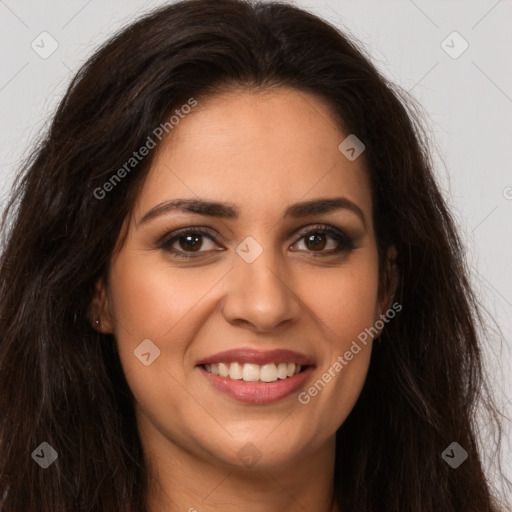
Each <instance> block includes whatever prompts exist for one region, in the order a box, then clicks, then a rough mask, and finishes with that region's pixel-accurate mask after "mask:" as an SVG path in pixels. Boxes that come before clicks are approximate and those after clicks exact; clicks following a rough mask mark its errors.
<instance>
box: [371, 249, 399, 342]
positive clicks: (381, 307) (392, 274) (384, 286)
mask: <svg viewBox="0 0 512 512" xmlns="http://www.w3.org/2000/svg"><path fill="white" fill-rule="evenodd" d="M396 256H397V251H396V248H395V246H394V245H392V246H391V247H389V249H388V251H387V255H386V260H385V263H384V265H383V269H382V273H383V275H382V276H381V278H380V279H379V293H378V301H377V311H376V322H377V320H379V319H380V320H384V319H385V318H386V313H387V312H388V311H389V310H390V309H391V306H392V305H393V300H394V298H395V294H396V291H397V286H398V268H397V264H396ZM382 330H383V329H379V334H378V336H376V338H377V337H379V336H380V335H381V333H382Z"/></svg>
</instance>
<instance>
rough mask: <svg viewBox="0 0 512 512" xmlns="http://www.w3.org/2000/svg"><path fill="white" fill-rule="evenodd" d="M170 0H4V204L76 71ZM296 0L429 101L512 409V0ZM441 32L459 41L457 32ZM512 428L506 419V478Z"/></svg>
mask: <svg viewBox="0 0 512 512" xmlns="http://www.w3.org/2000/svg"><path fill="white" fill-rule="evenodd" d="M164 3H166V2H162V1H161V0H160V1H158V0H155V1H149V0H148V1H142V0H139V1H123V2H119V1H117V2H116V1H106V0H89V1H87V0H83V1H77V0H65V1H64V0H61V1H41V0H40V1H21V0H0V62H1V68H0V69H1V74H0V113H1V116H0V119H1V134H0V137H1V143H0V155H1V158H0V161H1V167H0V207H2V208H3V206H4V205H5V200H6V197H7V194H8V189H9V186H10V184H11V182H12V178H13V176H14V175H15V173H16V170H17V168H18V166H19V163H20V160H21V158H22V157H23V156H25V155H27V152H28V150H29V149H30V147H31V145H32V143H33V142H34V140H35V137H37V136H38V135H39V134H40V133H41V131H42V130H43V129H44V128H45V127H46V126H47V124H48V119H49V117H50V115H51V113H52V112H53V110H54V108H55V107H56V104H57V102H58V101H59V99H60V97H61V95H62V94H63V91H64V89H65V87H66V86H67V84H68V83H69V81H70V79H71V77H72V75H73V73H74V72H76V71H77V69H78V68H79V66H80V65H81V64H82V63H83V62H84V60H85V59H86V57H88V56H89V55H90V54H91V53H92V52H93V50H94V49H95V48H96V47H97V46H98V45H99V44H100V43H102V42H103V41H104V40H105V39H107V37H108V36H110V35H111V34H112V33H113V32H114V31H115V30H116V29H118V28H119V27H121V26H122V25H125V24H126V23H128V22H130V21H132V20H134V19H136V18H137V17H138V15H139V14H140V13H142V12H144V11H146V10H148V9H150V8H151V7H155V6H158V5H162V4H164ZM295 3H296V4H297V5H300V6H303V7H306V8H308V9H310V10H313V11H314V12H316V13H317V14H319V15H320V16H322V17H323V18H325V19H327V20H329V21H331V22H332V23H334V24H336V25H338V26H339V27H341V28H344V29H345V30H346V31H348V32H349V33H351V34H353V35H354V36H356V37H357V38H359V39H360V40H361V41H362V42H363V43H364V45H365V47H366V48H367V50H368V52H369V54H370V56H371V58H372V60H373V62H374V63H375V64H376V65H377V67H378V68H379V69H380V70H382V71H383V72H384V73H385V74H386V75H387V76H388V77H390V78H391V79H392V80H393V81H394V82H395V83H397V84H399V85H401V86H402V87H403V88H405V89H406V90H408V91H410V92H411V93H412V94H413V95H414V96H415V98H416V99H417V100H418V101H419V103H420V104H421V105H422V106H423V109H424V113H425V115H426V116H427V123H428V124H427V126H428V127H429V128H430V131H431V133H432V136H433V138H434V141H435V155H434V156H435V159H436V163H437V172H438V176H439V181H440V184H441V186H442V188H443V190H444V191H445V194H446V197H447V199H448V202H449V204H450V205H451V207H452V210H453V212H454V214H455V217H456V219H457V221H458V224H459V227H460V230H461V233H462V235H463V238H464V240H465V244H466V248H467V259H468V266H469V268H470V269H471V273H472V279H473V282H474V285H475V287H476V289H477V290H478V293H479V295H480V298H481V301H482V304H483V305H484V306H485V308H486V309H487V311H488V312H489V314H490V315H491V316H492V317H494V318H495V320H496V322H497V324H498V325H499V326H500V328H501V331H502V334H503V338H500V337H498V336H494V337H490V338H489V339H488V340H487V345H486V350H485V355H486V360H487V362H486V365H487V368H488V371H489V373H490V374H491V378H492V383H493V386H494V388H495V391H496V394H497V398H498V404H499V406H500V410H501V411H502V412H503V413H504V414H506V415H507V416H508V417H511V416H512V377H511V373H512V372H511V345H510V339H511V331H512V329H511V326H512V322H511V318H512V279H511V275H512V272H511V266H512V263H511V262H512V239H511V222H510V219H511V218H512V217H511V213H512V173H511V163H510V162H511V161H512V158H511V157H512V141H511V128H512V123H511V121H512V80H511V78H512V66H511V64H510V63H511V62H512V30H511V28H512V23H511V22H512V2H511V1H510V0H498V1H494V0H492V1H478V2H475V1H473V2H460V1H426V0H414V1H413V0H400V1H382V0H381V1H376V0H372V1H357V2H356V1H334V0H332V1H313V0H309V1H302V2H295ZM43 31H47V32H48V33H49V34H51V36H52V37H53V38H54V39H55V40H56V41H57V43H58V45H59V46H58V48H57V50H56V51H55V52H54V53H53V54H52V55H50V56H49V57H48V58H46V59H43V58H41V57H40V56H39V55H38V54H37V53H36V52H35V51H34V50H33V49H32V47H31V43H32V41H34V40H35V41H36V43H37V42H38V41H40V38H38V37H39V35H40V34H41V32H43ZM453 31H457V32H458V33H460V35H461V36H462V37H463V38H464V39H465V40H466V41H467V43H468V44H469V47H468V49H467V50H466V51H465V52H464V53H462V54H461V55H460V56H459V57H458V58H452V57H450V56H449V55H448V54H447V53H446V52H445V51H444V49H443V47H442V46H441V44H442V42H443V41H444V40H445V39H446V38H447V36H449V34H451V33H452V32H453ZM40 44H41V43H40ZM48 44H49V43H48ZM446 44H449V45H450V46H453V49H452V50H451V51H456V50H458V49H459V48H461V46H460V45H461V42H460V41H457V40H456V39H453V38H452V39H450V38H449V39H448V42H447V43H446ZM45 47H46V48H48V45H46V46H45ZM482 427H483V428H484V430H485V423H484V422H482ZM511 437H512V432H511V430H510V427H509V426H507V430H506V431H505V435H504V438H505V439H504V446H503V450H504V452H503V456H504V459H505V461H506V468H505V469H506V472H507V475H508V477H509V478H512V441H511ZM440 455H441V454H440Z"/></svg>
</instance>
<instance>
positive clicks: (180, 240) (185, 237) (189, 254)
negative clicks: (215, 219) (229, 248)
mask: <svg viewBox="0 0 512 512" xmlns="http://www.w3.org/2000/svg"><path fill="white" fill-rule="evenodd" d="M206 242H208V243H206ZM205 245H206V248H205ZM208 245H210V246H209V247H208ZM215 245H217V244H216V243H215V240H214V235H213V234H212V233H210V232H209V231H206V230H205V229H204V228H194V229H191V228H185V229H181V230H179V231H175V232H174V233H171V234H170V235H168V236H166V237H165V238H164V239H163V240H162V241H161V242H160V243H159V245H158V246H159V247H160V248H161V249H164V250H165V251H167V252H170V253H171V254H172V255H173V256H174V257H176V258H196V257H199V256H201V255H202V254H203V253H206V252H210V251H212V250H215V249H214V247H215ZM217 250H218V249H217ZM194 253H195V254H194Z"/></svg>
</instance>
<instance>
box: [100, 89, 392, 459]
mask: <svg viewBox="0 0 512 512" xmlns="http://www.w3.org/2000/svg"><path fill="white" fill-rule="evenodd" d="M347 135H348V134H345V133H342V132H341V131H340V130H339V128H338V127H337V126H336V124H335V122H334V119H333V117H332V114H331V113H330V110H329V108H328V106H327V105H326V104H324V103H323V102H322V101H321V100H320V99H318V98H316V97H314V96H312V95H309V94H306V93H302V92H297V91H295V90H292V89H287V88H280V89H274V90H267V91H265V92H254V91H232V92H228V93H225V94H223V95H219V96H215V97H211V98H208V99H206V100H203V101H200V102H199V103H198V105H197V107H195V108H194V109H193V111H192V112H191V113H190V114H188V115H187V116H185V117H184V118H183V119H181V120H180V122H179V124H178V125H176V126H175V127H174V129H173V130H172V132H171V135H170V136H169V137H168V138H167V139H166V140H165V141H164V142H163V143H162V145H161V146H160V148H159V151H158V154H157V155H156V156H155V160H154V162H153V164H152V167H151V169H150V172H149V174H148V176H147V178H146V180H145V182H144V185H143V187H142V189H141V191H140V193H139V196H138V199H137V201H136V205H135V208H134V213H133V216H132V217H131V218H129V219H127V220H126V223H125V228H126V233H127V237H126V240H125V241H124V242H123V244H122V246H120V247H118V251H117V252H116V254H115V255H114V256H113V259H112V262H111V268H110V275H109V280H108V287H105V286H104V284H103V283H102V282H99V284H98V293H97V296H96V299H95V304H96V307H98V310H99V312H100V313H99V314H100V317H101V325H102V330H103V331H104V332H112V333H113V334H114V336H115V339H116V342H117V345H118V349H119V354H120V358H121V363H122V366H123V369H124V372H125V374H126V378H127V381H128V384H129V386H130V388H131V390H132V392H133V395H134V397H135V408H136V414H137V423H138V427H139V430H140V432H141V436H142V437H143V438H144V439H145V440H146V443H147V445H148V446H151V447H152V449H153V451H160V452H162V451H165V450H169V452H171V451H172V452H174V453H176V452H181V453H188V454H192V455H193V456H195V457H198V458H200V459H201V460H209V461H211V462H213V463H216V464H238V465H240V464H242V463H244V461H247V457H248V458H249V459H251V458H252V459H253V460H258V461H257V464H258V465H259V466H260V467H262V468H275V467H277V466H284V465H286V464H292V463H294V461H295V462H296V461H298V460H301V459H303V458H304V457H306V456H308V455H309V454H311V453H314V452H315V451H318V450H321V449H322V447H325V446H329V449H330V450H332V448H333V442H334V435H335V432H336V430H337V429H338V428H339V426H340V425H341V424H342V423H343V421H344V420H345V418H346V417H347V415H348V414H349V413H350V411H351V409H352V408H353V406H354V404H355V402H356V400H357V398H358V395H359V393H360V391H361V388H362V386H363V383H364V381H365V377H366V373H367V368H368V364H369V359H370V352H371V338H368V339H367V342H366V344H363V343H361V342H360V341H359V342H358V343H357V344H358V346H359V351H357V349H355V348H354V341H357V340H358V336H359V340H361V333H363V332H364V331H365V329H366V328H369V327H371V326H374V325H375V323H376V321H377V320H378V319H379V318H380V315H381V314H382V313H385V311H386V309H387V308H388V307H389V298H386V297H381V294H379V289H378V259H377V246H376V239H375V234H374V231H373V224H372V206H371V192H370V183H369V181H368V176H367V172H366V171H365V168H364V164H363V157H359V158H357V159H355V160H353V161H351V160H349V159H348V158H346V157H345V156H344V154H342V153H341V152H340V150H339V149H338V146H339V145H340V143H341V142H342V141H343V140H344V139H345V138H346V137H347ZM178 199H184V200H187V201H190V200H194V201H195V203H188V204H187V203H185V202H183V203H181V207H180V206H179V205H176V203H172V202H175V201H176V200H178ZM326 200H330V202H326ZM200 202H208V203H215V204H213V205H212V204H209V205H204V204H203V205H202V206H201V203H200ZM173 205H174V206H173ZM144 340H146V341H144ZM228 351H229V352H228ZM347 352H351V353H352V357H349V356H347ZM342 360H343V361H344V363H343V364H342V362H341V361H342ZM336 362H338V364H336ZM237 363H238V364H237ZM299 364H300V367H299ZM340 366H341V369H340ZM298 371H299V372H300V373H296V372H298ZM215 373H217V375H215ZM290 375H291V376H290ZM326 375H327V376H326ZM329 376H330V378H329ZM241 377H242V378H241ZM266 381H268V382H266ZM319 381H321V383H319ZM315 383H316V387H315ZM315 390H316V392H315ZM247 443H252V444H251V445H248V444H247Z"/></svg>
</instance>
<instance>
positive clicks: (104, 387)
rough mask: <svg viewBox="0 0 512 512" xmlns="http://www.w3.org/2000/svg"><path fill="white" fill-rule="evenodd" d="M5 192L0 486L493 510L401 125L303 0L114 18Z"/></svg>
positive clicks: (472, 379) (429, 220) (319, 507)
mask: <svg viewBox="0 0 512 512" xmlns="http://www.w3.org/2000/svg"><path fill="white" fill-rule="evenodd" d="M7 213H10V216H8V215H6V217H5V219H4V228H6V227H7V222H8V220H10V221H11V224H10V225H9V232H8V234H7V240H6V245H5V250H4V252H3V255H2V260H1V288H0V294H1V295H0V297H1V299H0V322H1V332H2V339H1V342H0V368H1V377H0V379H1V383H0V385H1V389H2V390H3V392H2V395H1V396H2V403H1V407H2V411H4V414H3V421H2V427H1V437H0V439H1V442H0V446H1V452H0V453H1V454H0V460H1V461H2V465H1V470H0V471H1V476H0V484H1V487H0V495H1V496H3V503H2V508H1V510H2V511H6V512H11V511H15V510H16V511H18V510H24V511H30V512H31V511H36V510H37V511H41V510H45V511H50V510H51V511H52V512H55V511H68V510H73V511H82V510H83V511H85V510H90V511H102V512H106V511H112V512H114V511H116V512H117V511H119V510H123V511H144V510H147V511H149V512H160V511H164V510H166V511H168V510H189V511H193V510H197V511H200V512H202V511H212V510H222V511H228V512H229V511H232V510H248V511H263V510H264V511H271V510H276V511H277V510H279V511H283V510H285V511H292V510H311V511H318V512H327V511H329V512H331V511H337V512H347V511H357V512H361V511H368V512H370V511H372V512H375V511H379V512H380V511H398V510H399V511H415V512H420V511H421V512H428V511H434V510H435V511H436V512H445V511H446V512H448V511H450V512H452V511H464V512H468V511H475V512H476V511H478V512H483V511H489V512H490V511H497V510H499V508H498V506H499V504H498V499H497V497H493V496H492V494H493V493H492V492H491V489H490V486H489V484H488V482H487V480H486V477H485V475H484V472H483V469H482V463H481V457H480V447H479V444H478V440H477V437H476V431H475V425H474V408H475V405H476V404H477V403H478V400H479V399H480V398H481V395H482V393H481V391H482V390H485V389H486V388H485V386H484V382H483V379H482V370H481V360H480V345H479V339H478V337H477V328H478V323H477V321H478V319H479V316H478V310H477V307H476V301H475V298H474V296H473V294H472V291H471V289H470V287H469V285H468V280H467V275H466V270H465V267H464V262H463V257H462V250H461V245H460V241H459V238H458V236H457V233H456V230H455V227H454V224H453V221H452V218H451V216H450V213H449V212H448V211H447V208H446V205H445V202H444V200H443V198H442V196H441V195H440V193H439V190H438V187H437V185H436V183H435V181H434V178H433V174H432V169H431V163H430V159H429V155H428V150H427V147H426V144H425V138H424V137H423V136H422V135H421V130H420V128H419V126H418V125H417V123H416V121H415V120H414V117H412V116H411V114H410V113H408V111H407V110H406V108H405V107H404V104H403V101H402V100H401V98H400V94H399V93H398V92H397V91H396V90H395V89H394V87H393V86H391V85H390V84H389V83H387V82H386V80H385V79H384V78H383V77H382V76H381V75H380V74H379V73H378V72H377V71H376V69H375V68H374V67H373V65H372V64H371V63H370V62H369V61H368V60H367V59H366V58H365V57H364V56H363V55H362V54H361V52H360V51H359V50H358V49H357V48H356V46H355V44H354V43H353V42H351V41H350V40H348V39H347V38H346V37H345V36H344V35H343V34H341V33H340V32H339V31H337V30H336V29H335V28H333V27H332V26H330V25H328V24H326V23H325V22H324V21H322V20H320V19H318V18H317V17H315V16H313V15H311V14H309V13H306V12H304V11H302V10H300V9H297V8H295V7H293V6H291V5H287V4H279V3H262V4H256V3H255V4H251V3H247V2H243V1H239V0H217V1H209V0H191V1H185V2H180V3H177V4H174V5H169V6H167V7H165V8H162V9H160V10H158V11H155V12H154V13H152V14H150V15H147V16H146V17H144V18H142V19H141V20H139V21H137V22H136V23H135V24H133V25H132V26H130V27H128V28H126V29H125V30H123V31H121V32H120V33H119V34H118V35H117V36H116V37H114V38H113V39H112V40H111V41H109V42H108V43H107V44H106V45H105V46H104V47H103V48H101V49H100V50H99V51H98V52H96V54H95V55H94V56H93V57H92V58H91V59H90V60H89V61H88V62H87V63H86V64H85V65H84V67H83V68H82V69H81V70H80V71H79V73H78V74H77V76H76V77H75V79H74V80H73V82H72V84H71V86H70V88H69V90H68V92H67V94H66V95H65V97H64V99H63V100H62V102H61V104H60V105H59V107H58V110H57V112H56V114H55V117H54V119H53V123H52V125H51V128H50V130H49V133H48V135H47V136H46V138H45V139H44V140H43V141H42V143H41V144H40V146H39V147H38V148H37V149H36V150H35V152H34V154H33V156H32V158H31V159H30V161H29V162H28V164H27V166H26V168H25V171H24V173H23V175H22V178H21V179H20V181H19V183H18V185H17V188H16V190H15V193H14V194H13V198H12V200H11V202H10V204H9V207H8V210H7ZM483 398H484V399H486V401H485V404H487V407H488V411H489V412H490V415H491V418H493V419H495V418H496V412H495V409H494V408H493V405H492V401H491V399H490V398H489V397H487V395H483Z"/></svg>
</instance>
